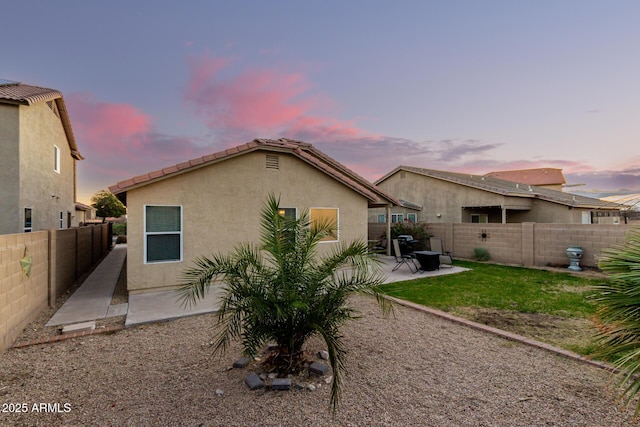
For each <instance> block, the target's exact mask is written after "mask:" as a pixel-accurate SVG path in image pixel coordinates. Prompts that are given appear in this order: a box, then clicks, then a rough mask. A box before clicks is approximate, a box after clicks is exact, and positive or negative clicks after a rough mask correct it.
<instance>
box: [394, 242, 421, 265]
mask: <svg viewBox="0 0 640 427" xmlns="http://www.w3.org/2000/svg"><path fill="white" fill-rule="evenodd" d="M391 242H392V243H393V252H394V254H395V256H396V266H395V267H393V270H391V271H396V270H397V269H399V268H400V267H402V266H403V265H406V266H407V267H409V270H411V272H412V273H417V272H418V270H419V267H418V266H417V265H416V259H415V257H414V256H413V255H411V254H404V255H403V254H402V253H401V252H400V244H399V243H398V239H392V240H391Z"/></svg>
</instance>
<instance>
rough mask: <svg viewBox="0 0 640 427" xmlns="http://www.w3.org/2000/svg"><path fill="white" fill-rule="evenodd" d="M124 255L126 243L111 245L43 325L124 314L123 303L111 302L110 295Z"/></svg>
mask: <svg viewBox="0 0 640 427" xmlns="http://www.w3.org/2000/svg"><path fill="white" fill-rule="evenodd" d="M126 257H127V245H117V246H116V247H114V248H113V249H112V250H111V252H109V254H107V256H106V257H105V258H104V259H103V260H102V262H101V263H100V264H98V266H97V267H96V269H95V270H93V272H92V273H91V274H90V275H89V277H87V278H86V279H85V281H84V283H83V284H82V285H81V286H80V287H79V288H78V289H76V291H75V292H74V293H73V295H71V296H70V297H69V299H68V300H67V301H66V302H65V303H64V305H63V306H62V307H60V309H59V310H58V311H57V312H56V314H54V315H53V317H51V319H49V321H48V322H47V324H46V325H45V326H58V325H68V324H72V323H79V322H86V321H90V320H96V319H104V318H105V317H112V316H121V315H122V314H126V307H123V304H119V305H120V307H118V306H111V297H112V296H113V291H114V290H115V288H116V284H117V283H118V278H119V277H120V273H121V272H122V267H123V265H124V261H125V259H126ZM111 307H117V308H111ZM118 311H119V313H117V312H118ZM122 311H124V312H122Z"/></svg>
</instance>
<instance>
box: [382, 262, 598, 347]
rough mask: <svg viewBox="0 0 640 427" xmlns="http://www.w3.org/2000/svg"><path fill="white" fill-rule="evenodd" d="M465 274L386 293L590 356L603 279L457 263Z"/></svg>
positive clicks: (400, 284) (421, 281)
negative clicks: (599, 285)
mask: <svg viewBox="0 0 640 427" xmlns="http://www.w3.org/2000/svg"><path fill="white" fill-rule="evenodd" d="M456 265H457V266H460V267H466V268H470V269H471V270H470V271H465V272H462V273H456V274H450V275H444V276H435V277H425V278H419V279H416V280H412V281H406V282H398V283H390V284H386V285H382V286H381V290H382V291H383V292H384V293H386V294H388V295H390V296H394V297H397V298H401V299H405V300H409V301H412V302H415V303H418V304H422V305H425V306H429V307H434V308H438V309H440V310H443V311H448V312H451V313H453V314H456V315H460V316H463V317H467V318H469V319H471V320H474V321H479V322H481V323H487V324H491V325H492V326H496V327H501V328H504V329H506V330H510V331H511V332H516V333H520V334H523V335H527V336H530V337H532V338H535V339H539V340H542V341H545V342H549V343H551V344H554V345H559V346H561V347H564V348H567V349H570V350H572V351H576V352H579V353H581V354H589V353H590V352H591V351H592V348H593V345H592V344H593V342H592V336H593V331H592V330H591V322H590V320H589V318H590V317H591V316H592V315H593V314H594V313H595V306H594V305H593V303H592V302H591V301H590V299H589V296H590V295H592V294H593V286H594V285H596V284H597V283H600V282H602V281H603V280H605V279H602V278H586V277H582V276H577V275H574V274H570V273H562V272H551V271H546V270H537V269H528V268H518V267H509V266H503V265H495V264H486V263H476V262H466V261H456Z"/></svg>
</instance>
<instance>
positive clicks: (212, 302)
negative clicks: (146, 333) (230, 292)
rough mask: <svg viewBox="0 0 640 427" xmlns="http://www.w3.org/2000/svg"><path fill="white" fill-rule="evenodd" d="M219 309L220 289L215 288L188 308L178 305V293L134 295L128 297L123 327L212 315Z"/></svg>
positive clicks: (212, 287) (211, 288) (210, 289)
mask: <svg viewBox="0 0 640 427" xmlns="http://www.w3.org/2000/svg"><path fill="white" fill-rule="evenodd" d="M219 308H220V287H217V286H211V287H210V288H209V291H208V292H207V294H206V295H205V297H204V298H203V299H201V300H199V301H198V302H197V303H196V304H195V305H191V306H190V307H184V306H182V305H181V304H180V301H179V294H178V291H164V292H149V293H146V294H134V295H129V311H128V313H127V320H126V321H125V326H126V327H129V326H135V325H140V324H143V323H150V322H157V321H163V320H170V319H176V318H179V317H185V316H193V315H196V314H204V313H212V312H214V311H218V309H219Z"/></svg>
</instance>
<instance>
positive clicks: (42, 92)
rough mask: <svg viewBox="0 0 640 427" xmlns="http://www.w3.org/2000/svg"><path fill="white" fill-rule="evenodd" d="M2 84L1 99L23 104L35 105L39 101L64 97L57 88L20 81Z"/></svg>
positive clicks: (0, 87) (0, 88) (0, 89)
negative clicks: (31, 84) (26, 83)
mask: <svg viewBox="0 0 640 427" xmlns="http://www.w3.org/2000/svg"><path fill="white" fill-rule="evenodd" d="M4 82H5V83H2V84H0V100H1V101H4V102H11V103H15V104H22V105H33V104H36V103H38V102H44V101H52V100H54V99H57V98H62V93H60V92H59V91H57V90H55V89H47V88H45V87H38V86H30V85H25V84H22V83H18V82H8V83H6V82H7V81H6V80H5V81H4Z"/></svg>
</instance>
